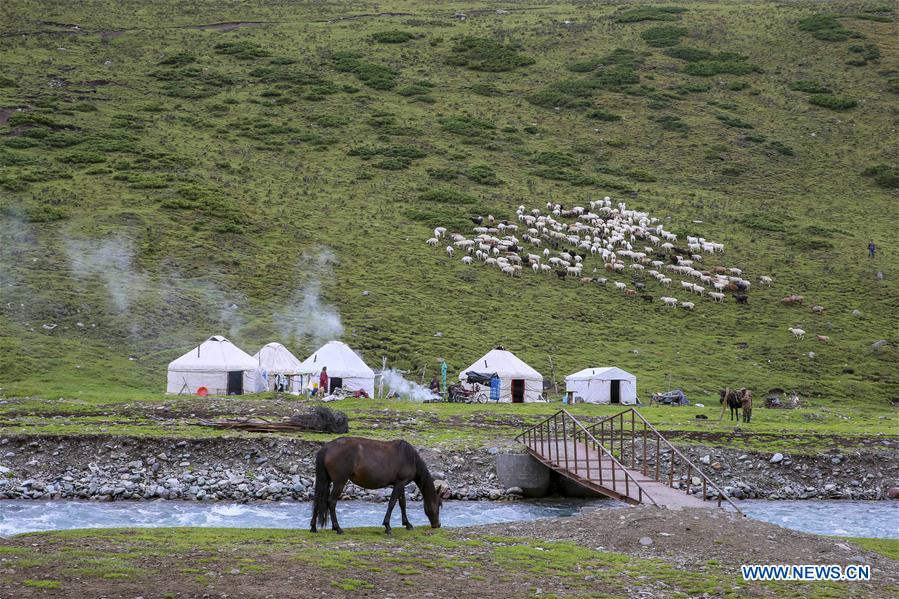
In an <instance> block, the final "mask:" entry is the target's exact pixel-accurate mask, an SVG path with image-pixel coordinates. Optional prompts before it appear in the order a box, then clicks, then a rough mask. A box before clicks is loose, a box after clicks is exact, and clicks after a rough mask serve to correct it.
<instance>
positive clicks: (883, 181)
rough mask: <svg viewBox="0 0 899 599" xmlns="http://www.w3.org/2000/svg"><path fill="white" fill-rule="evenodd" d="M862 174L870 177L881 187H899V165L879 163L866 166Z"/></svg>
mask: <svg viewBox="0 0 899 599" xmlns="http://www.w3.org/2000/svg"><path fill="white" fill-rule="evenodd" d="M862 175H864V176H865V177H870V178H871V179H873V180H874V182H875V183H876V184H877V185H879V186H880V187H885V188H887V189H899V167H896V166H889V165H886V164H878V165H876V166H872V167H869V168H866V169H865V170H864V171H862Z"/></svg>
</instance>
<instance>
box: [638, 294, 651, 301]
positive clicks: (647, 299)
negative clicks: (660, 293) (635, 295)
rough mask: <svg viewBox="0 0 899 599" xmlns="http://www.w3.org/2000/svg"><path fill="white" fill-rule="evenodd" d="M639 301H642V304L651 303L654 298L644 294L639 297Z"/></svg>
mask: <svg viewBox="0 0 899 599" xmlns="http://www.w3.org/2000/svg"><path fill="white" fill-rule="evenodd" d="M640 299H642V300H643V301H644V302H648V303H652V300H653V299H654V298H653V297H652V296H651V295H649V294H648V293H644V294H643V295H641V296H640Z"/></svg>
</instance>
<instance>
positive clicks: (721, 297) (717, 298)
mask: <svg viewBox="0 0 899 599" xmlns="http://www.w3.org/2000/svg"><path fill="white" fill-rule="evenodd" d="M709 297H710V298H712V299H713V300H715V301H716V302H723V301H724V294H723V293H718V292H716V291H710V292H709Z"/></svg>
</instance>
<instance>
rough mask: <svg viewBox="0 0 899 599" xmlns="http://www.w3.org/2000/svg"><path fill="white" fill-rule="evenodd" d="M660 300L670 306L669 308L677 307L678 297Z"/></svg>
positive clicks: (663, 297)
mask: <svg viewBox="0 0 899 599" xmlns="http://www.w3.org/2000/svg"><path fill="white" fill-rule="evenodd" d="M659 299H661V300H662V301H663V302H664V303H665V305H666V306H668V307H669V308H674V307H676V306H677V298H676V297H665V296H662V297H661V298H659Z"/></svg>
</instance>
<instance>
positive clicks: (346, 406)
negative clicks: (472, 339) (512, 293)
mask: <svg viewBox="0 0 899 599" xmlns="http://www.w3.org/2000/svg"><path fill="white" fill-rule="evenodd" d="M150 397H151V396H147V395H141V396H136V397H134V398H130V399H120V400H118V401H109V400H108V399H106V398H103V397H96V398H90V399H88V398H83V399H65V398H57V399H52V400H46V399H38V398H22V399H15V398H11V399H7V400H6V403H4V404H2V405H0V433H2V434H5V435H97V434H102V435H126V436H135V437H168V438H185V439H191V438H194V439H199V438H209V437H231V438H238V437H243V438H246V437H264V436H266V433H244V432H239V431H226V430H222V429H215V428H210V427H204V426H197V423H198V421H199V420H200V419H213V420H214V419H218V418H226V417H235V416H256V417H258V416H262V417H269V418H276V419H277V418H279V417H282V416H289V415H291V414H293V413H295V412H296V411H297V410H302V409H305V408H308V407H310V406H313V405H318V404H317V402H314V401H310V400H304V401H301V400H296V399H294V398H292V397H290V396H288V397H287V398H283V397H275V396H271V395H263V396H259V397H255V398H252V399H249V398H243V399H236V398H205V399H199V398H194V399H173V398H171V397H165V396H162V395H158V396H156V397H155V399H152V400H151V399H150ZM247 397H250V396H247ZM700 403H702V402H700ZM820 403H821V404H823V405H814V406H813V407H810V408H804V409H799V410H765V409H756V410H754V412H753V420H752V423H751V424H749V425H746V424H743V423H734V422H732V421H731V420H730V419H729V416H728V415H727V414H725V415H724V418H723V419H722V420H720V421H719V420H718V418H719V417H720V415H721V408H720V407H719V405H718V403H717V399H715V398H714V397H710V398H709V401H708V402H707V403H706V404H704V407H696V406H688V407H680V408H671V407H659V406H653V407H641V408H639V410H640V412H641V413H642V414H643V415H644V416H645V417H646V418H647V419H648V420H649V421H650V422H651V423H652V424H653V425H654V426H655V427H656V428H658V429H659V430H660V431H662V432H663V433H665V434H667V435H668V436H669V437H670V438H671V439H672V440H673V441H674V442H675V443H680V444H689V443H697V444H705V445H713V446H714V445H722V446H727V447H737V448H746V449H750V450H755V451H760V452H765V451H781V452H783V451H792V452H795V453H807V454H808V453H812V454H813V453H817V452H820V451H826V450H830V449H839V450H843V451H849V450H853V449H864V448H870V449H885V446H884V443H883V442H889V443H892V442H893V441H895V440H896V426H895V425H896V422H895V418H894V417H893V416H892V415H890V414H884V413H883V412H882V411H881V410H879V409H876V408H873V407H872V408H856V409H853V410H852V411H851V412H847V411H846V410H845V409H844V407H843V406H840V405H834V404H830V403H829V402H820ZM328 405H329V407H331V408H332V409H336V410H339V411H342V412H344V413H345V414H347V416H348V417H349V423H350V434H353V435H359V436H367V437H375V438H405V439H407V440H408V441H410V442H412V443H415V444H417V445H420V446H425V447H431V448H444V449H457V450H462V449H486V448H489V447H494V446H503V447H505V446H514V437H515V436H516V435H518V434H519V433H520V432H522V431H523V430H524V429H525V428H526V427H529V426H533V425H534V424H537V423H538V422H540V421H541V420H543V419H544V418H546V417H548V416H550V415H552V414H553V413H555V412H556V411H557V410H559V409H561V408H563V407H565V408H566V409H569V410H570V411H571V412H572V413H573V414H575V415H576V416H578V417H581V418H583V419H584V420H586V421H590V420H596V419H599V418H601V417H604V416H610V415H612V414H615V413H617V412H619V411H620V410H621V408H620V407H619V406H598V405H587V404H577V405H572V406H565V405H563V404H561V403H545V404H524V405H512V404H498V405H497V404H493V405H489V404H484V405H478V404H418V403H414V402H409V401H397V400H366V399H349V400H344V401H340V402H336V403H331V404H328ZM698 415H704V416H707V417H708V419H707V420H706V419H697V418H696V416H698ZM291 436H293V437H295V438H301V439H309V440H314V441H321V442H323V441H326V440H328V439H330V438H332V437H333V436H334V435H328V434H322V433H292V434H291Z"/></svg>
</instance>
